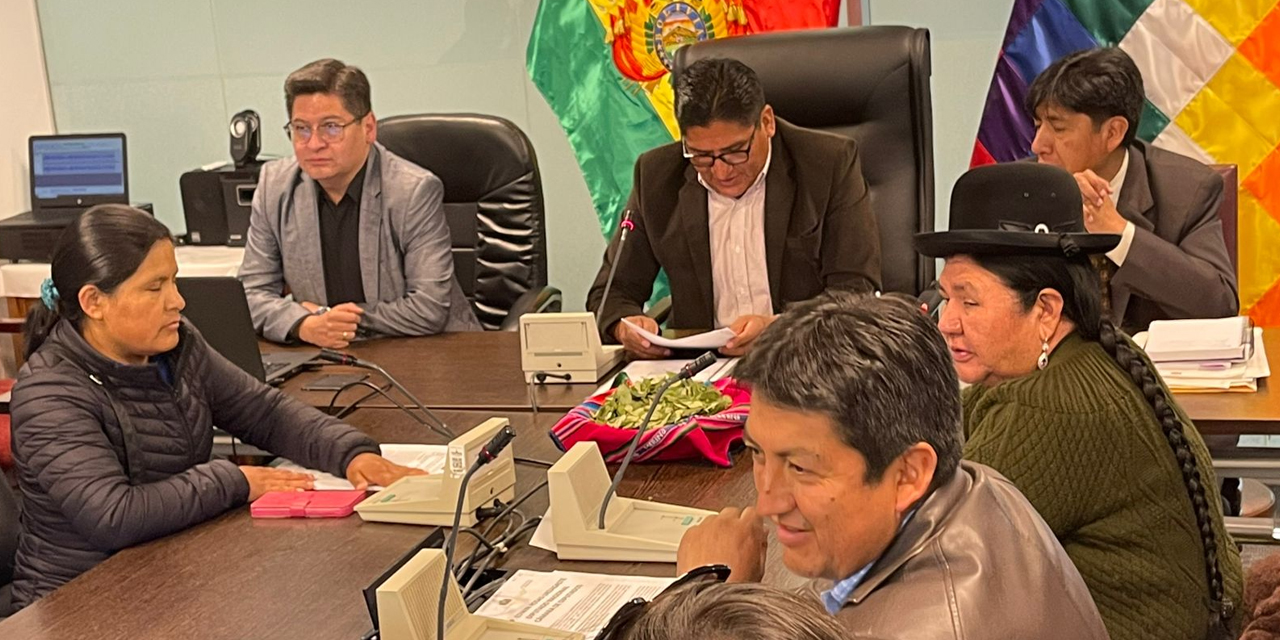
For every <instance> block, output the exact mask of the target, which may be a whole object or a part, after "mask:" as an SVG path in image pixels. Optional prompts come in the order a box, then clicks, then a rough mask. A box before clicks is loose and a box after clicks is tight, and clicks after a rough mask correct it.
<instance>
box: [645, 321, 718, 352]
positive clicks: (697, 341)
mask: <svg viewBox="0 0 1280 640" xmlns="http://www.w3.org/2000/svg"><path fill="white" fill-rule="evenodd" d="M622 321H623V322H626V323H627V326H628V327H631V328H632V329H633V330H635V331H636V332H637V333H639V334H640V335H642V336H644V339H645V340H648V341H649V342H651V343H653V344H655V345H657V346H659V347H667V348H668V349H719V348H720V347H723V346H724V345H726V344H729V340H731V339H733V336H734V335H735V334H734V333H733V329H730V328H729V327H725V328H723V329H716V330H715V331H708V332H706V333H699V334H697V335H692V336H686V337H684V338H677V339H674V340H673V339H671V338H664V337H662V336H660V335H658V334H656V333H651V332H649V331H645V330H644V329H642V328H641V327H639V326H638V325H636V324H633V323H631V322H630V321H628V320H627V319H626V318H623V319H622Z"/></svg>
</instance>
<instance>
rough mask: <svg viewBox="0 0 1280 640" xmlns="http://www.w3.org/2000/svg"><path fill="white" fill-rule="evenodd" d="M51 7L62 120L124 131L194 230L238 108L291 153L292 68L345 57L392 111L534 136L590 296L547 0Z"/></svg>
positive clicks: (560, 267)
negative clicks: (490, 121)
mask: <svg viewBox="0 0 1280 640" xmlns="http://www.w3.org/2000/svg"><path fill="white" fill-rule="evenodd" d="M5 1H11V0H5ZM20 1H26V0H20ZM0 4H4V3H3V2H0ZM38 4H39V9H40V28H41V31H42V33H43V36H44V41H45V51H46V55H47V60H48V71H49V85H50V90H51V92H52V97H53V105H54V112H55V113H56V116H57V125H58V130H59V132H62V133H76V132H88V131H107V130H121V131H124V132H125V133H126V134H127V135H128V139H129V165H130V193H131V195H132V196H133V198H134V199H135V200H138V201H151V202H154V203H155V208H156V215H157V217H159V218H160V219H161V220H163V221H164V222H165V223H166V224H168V225H169V226H170V227H172V228H173V229H175V230H178V231H181V230H184V229H185V224H184V223H183V219H182V204H181V201H180V198H179V190H178V177H179V176H180V175H181V174H182V172H183V171H186V170H188V169H192V168H195V167H199V166H201V165H204V164H208V163H211V162H215V161H220V160H225V159H227V158H228V157H229V156H228V149H227V133H226V131H227V128H226V127H227V122H228V121H229V119H230V117H231V115H232V114H234V113H236V112H237V111H240V110H241V109H248V108H252V109H255V110H257V111H258V113H259V114H261V115H262V119H263V128H264V130H263V152H264V155H265V154H274V155H289V154H291V147H290V145H289V142H288V140H287V139H286V138H285V136H284V133H283V131H282V130H281V127H283V126H284V123H285V120H286V116H285V107H284V99H283V89H282V85H283V82H284V78H285V76H286V75H288V73H289V72H290V71H292V70H294V69H296V68H297V67H299V66H301V65H303V64H305V63H307V62H310V61H311V60H314V59H317V58H321V57H326V56H331V57H337V58H340V59H343V60H345V61H347V62H350V63H353V64H356V65H359V66H360V67H362V68H363V69H364V70H365V72H366V73H367V74H368V75H369V79H370V83H371V84H372V87H373V106H374V112H375V113H376V114H377V115H378V116H379V117H385V116H390V115H396V114H404V113H422V112H460V111H471V112H480V113H489V114H494V115H499V116H502V117H505V118H508V119H510V120H512V121H513V122H515V123H516V124H517V125H519V126H520V128H522V129H523V130H524V131H525V133H526V134H528V135H529V137H530V139H532V140H533V144H534V146H535V147H536V149H537V151H538V156H539V158H538V160H539V163H540V165H541V168H542V180H543V187H544V190H545V192H546V194H547V195H546V205H547V227H548V239H549V253H550V257H549V269H550V274H551V280H552V283H553V284H555V285H557V286H559V287H560V288H562V289H563V290H564V292H565V302H566V306H567V308H569V309H580V308H581V307H582V305H583V300H584V299H585V297H586V289H587V287H588V286H589V285H590V282H591V278H592V276H594V275H595V269H596V267H598V265H599V262H598V259H597V256H599V255H600V253H601V252H602V251H603V249H604V241H603V239H602V238H601V237H600V232H599V227H598V225H597V222H596V217H595V214H594V212H593V210H592V207H591V199H590V197H589V195H588V193H587V189H586V184H585V182H584V181H583V179H582V176H581V173H580V172H579V170H578V167H577V163H576V162H575V160H574V158H573V153H572V151H571V150H570V148H569V144H568V141H567V140H566V139H565V136H564V133H563V131H562V130H561V129H560V125H559V123H558V122H557V120H556V119H555V116H554V115H553V114H552V113H551V110H550V109H549V108H548V107H547V105H546V103H545V101H543V99H542V97H541V95H540V94H539V93H538V91H537V89H536V88H535V87H534V86H533V85H532V84H531V83H530V82H529V80H528V74H527V73H526V71H525V66H524V55H525V46H526V44H527V42H528V38H529V31H530V30H531V28H532V25H533V18H534V13H535V11H536V9H537V2H536V1H534V0H380V1H379V2H360V3H353V2H345V1H344V2H338V1H335V0H111V1H110V2H102V1H100V0H38ZM357 12H358V13H357ZM0 46H3V45H0Z"/></svg>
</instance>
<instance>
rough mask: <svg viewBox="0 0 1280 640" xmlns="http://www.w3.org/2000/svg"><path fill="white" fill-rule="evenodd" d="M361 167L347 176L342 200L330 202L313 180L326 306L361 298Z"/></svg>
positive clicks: (362, 295) (322, 188) (362, 280)
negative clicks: (318, 215)
mask: <svg viewBox="0 0 1280 640" xmlns="http://www.w3.org/2000/svg"><path fill="white" fill-rule="evenodd" d="M363 191H364V169H360V173H357V174H356V177H355V178H354V179H352V180H351V184H350V185H348V186H347V192H346V193H345V194H343V196H342V200H340V201H339V202H338V203H337V204H334V202H333V201H332V200H330V199H329V194H328V193H325V190H324V187H322V186H320V183H319V182H317V183H316V201H317V202H319V203H320V205H319V207H318V208H319V213H320V257H321V260H322V262H323V263H324V292H325V296H326V297H327V298H328V304H329V305H330V306H334V305H339V304H342V303H344V302H355V303H361V302H364V301H365V300H364V278H363V277H362V276H361V275H360V195H361V194H362V192H363Z"/></svg>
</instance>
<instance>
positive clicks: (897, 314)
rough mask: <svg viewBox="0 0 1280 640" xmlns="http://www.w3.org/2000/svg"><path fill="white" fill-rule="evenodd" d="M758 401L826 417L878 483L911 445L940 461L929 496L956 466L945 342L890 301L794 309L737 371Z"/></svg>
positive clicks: (831, 300) (855, 299)
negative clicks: (921, 447)
mask: <svg viewBox="0 0 1280 640" xmlns="http://www.w3.org/2000/svg"><path fill="white" fill-rule="evenodd" d="M733 374H734V377H736V378H738V379H739V380H741V381H743V382H745V383H747V384H748V385H750V386H751V388H752V393H753V394H755V396H756V397H758V398H760V399H762V400H764V401H766V402H768V403H770V404H773V405H777V406H779V407H783V408H786V409H789V410H794V411H806V412H816V413H820V414H823V415H825V416H827V418H829V419H830V420H831V423H832V425H833V426H834V427H835V429H836V433H837V435H839V437H840V439H841V440H842V441H843V442H844V443H845V444H847V445H849V446H850V447H852V448H854V449H856V450H857V451H858V452H859V453H861V454H862V456H863V457H864V458H866V460H867V473H866V477H865V481H866V482H867V483H870V484H875V483H878V482H879V481H880V480H881V478H882V477H883V476H884V472H885V470H886V469H887V468H888V467H889V465H890V464H891V463H892V462H893V461H894V460H896V459H898V457H899V456H901V455H902V454H903V453H905V452H906V451H907V449H909V448H910V447H911V446H913V445H915V444H916V443H919V442H924V443H927V444H928V445H929V446H931V447H933V450H934V451H935V452H937V454H938V467H937V469H936V470H935V471H934V474H933V481H932V482H931V483H930V486H929V488H930V491H932V490H933V489H936V488H938V487H940V486H942V485H943V484H946V483H947V482H948V481H949V480H951V478H952V476H954V475H955V472H956V467H957V466H958V465H959V464H960V456H961V448H962V447H963V445H964V435H963V431H962V428H961V424H960V384H959V382H958V381H957V379H956V370H955V366H954V365H953V364H952V363H951V354H950V352H949V351H948V350H947V345H946V342H945V341H944V340H943V339H942V334H941V333H939V332H938V328H937V327H936V326H934V324H933V322H931V321H930V320H929V319H928V318H927V317H926V316H925V315H924V314H923V313H921V312H920V310H919V309H917V308H914V307H912V306H911V305H908V304H905V303H903V302H902V301H900V300H896V299H892V298H888V297H885V298H879V297H875V296H871V295H859V294H853V293H849V292H829V293H824V294H822V295H820V296H818V297H816V298H813V299H811V300H808V301H806V302H801V303H799V304H796V305H794V306H792V307H791V308H790V309H788V310H787V311H786V313H784V314H782V316H781V317H779V318H778V319H777V320H776V321H775V322H774V323H773V324H772V325H770V326H769V328H768V329H765V331H764V333H762V334H761V335H760V337H759V338H757V341H756V344H755V346H754V347H753V348H752V350H751V352H750V353H749V354H748V355H747V356H746V357H745V358H743V359H742V361H741V362H739V363H738V365H737V366H736V367H735V368H734V371H733Z"/></svg>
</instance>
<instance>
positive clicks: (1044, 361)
mask: <svg viewBox="0 0 1280 640" xmlns="http://www.w3.org/2000/svg"><path fill="white" fill-rule="evenodd" d="M1036 366H1037V367H1040V369H1042V370H1043V369H1044V368H1045V367H1047V366H1049V341H1048V340H1044V341H1042V342H1041V343H1040V357H1039V358H1037V359H1036Z"/></svg>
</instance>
